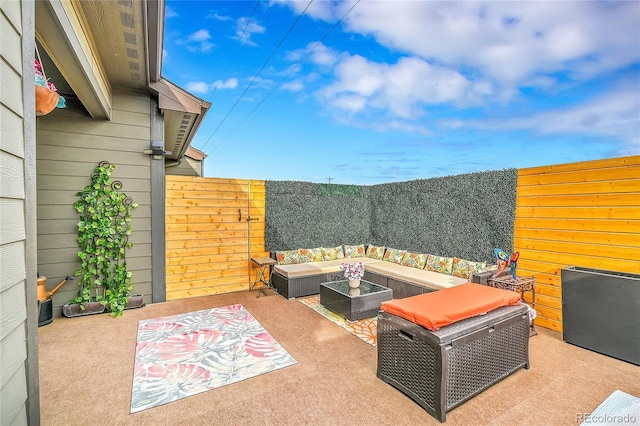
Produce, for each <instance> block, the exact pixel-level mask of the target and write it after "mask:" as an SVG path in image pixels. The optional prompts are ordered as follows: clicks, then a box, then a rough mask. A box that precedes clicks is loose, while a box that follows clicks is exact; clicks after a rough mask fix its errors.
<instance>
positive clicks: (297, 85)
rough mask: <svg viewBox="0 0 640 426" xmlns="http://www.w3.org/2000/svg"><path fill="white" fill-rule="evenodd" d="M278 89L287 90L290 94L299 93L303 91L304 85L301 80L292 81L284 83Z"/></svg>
mask: <svg viewBox="0 0 640 426" xmlns="http://www.w3.org/2000/svg"><path fill="white" fill-rule="evenodd" d="M280 87H281V88H282V89H284V90H289V91H291V92H300V91H301V90H302V89H304V84H303V83H302V81H301V80H294V81H290V82H288V83H284V84H283V85H282V86H280Z"/></svg>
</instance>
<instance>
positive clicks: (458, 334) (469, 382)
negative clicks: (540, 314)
mask: <svg viewBox="0 0 640 426" xmlns="http://www.w3.org/2000/svg"><path fill="white" fill-rule="evenodd" d="M522 367H524V368H527V369H528V368H529V316H528V309H527V307H526V306H525V305H524V304H520V305H517V306H506V307H502V308H498V309H496V310H494V311H491V312H489V313H487V314H485V315H479V316H477V317H473V318H469V319H466V320H462V321H458V322H456V323H453V324H451V325H449V326H446V327H443V328H441V329H440V330H438V331H433V332H432V331H429V330H427V329H426V328H424V327H421V326H419V325H417V324H414V323H412V322H410V321H407V320H405V319H403V318H400V317H398V316H396V315H392V314H389V313H387V312H384V311H380V312H379V314H378V371H377V374H378V377H379V378H380V379H382V380H383V381H385V382H386V383H389V384H390V385H392V386H394V387H396V388H397V389H399V390H401V391H402V392H404V393H405V394H406V395H407V396H409V397H410V398H411V399H413V400H414V401H415V402H417V403H418V404H420V406H421V407H422V408H424V409H425V410H426V411H427V412H428V413H429V414H431V415H432V416H433V417H435V418H436V419H438V420H440V421H441V422H444V421H445V414H446V412H448V411H450V410H451V409H453V408H454V407H457V406H458V405H460V404H462V403H463V402H465V401H467V400H468V399H470V398H471V397H473V396H475V395H477V394H479V393H480V392H482V391H483V390H485V389H487V388H488V387H490V386H492V385H493V384H495V383H496V382H498V381H500V380H502V379H503V378H505V377H507V376H508V375H510V374H512V373H514V372H515V371H517V370H519V369H520V368H522Z"/></svg>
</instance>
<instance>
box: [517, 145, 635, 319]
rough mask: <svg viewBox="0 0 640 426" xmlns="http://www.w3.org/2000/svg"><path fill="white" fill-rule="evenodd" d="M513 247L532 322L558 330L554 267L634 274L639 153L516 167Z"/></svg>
mask: <svg viewBox="0 0 640 426" xmlns="http://www.w3.org/2000/svg"><path fill="white" fill-rule="evenodd" d="M514 250H515V251H519V252H520V260H519V262H518V275H522V276H526V275H535V276H536V293H537V295H538V297H537V299H536V302H537V306H536V309H537V311H538V318H537V319H536V324H537V325H540V326H542V327H546V328H550V329H553V330H556V331H562V301H561V296H562V291H561V279H560V274H561V270H562V268H565V267H568V266H582V267H587V268H598V269H607V270H614V271H620V272H629V273H635V274H638V273H640V156H633V157H623V158H612V159H606V160H599V161H586V162H580V163H571V164H560V165H554V166H544V167H533V168H528V169H521V170H519V172H518V190H517V198H516V221H515V229H514Z"/></svg>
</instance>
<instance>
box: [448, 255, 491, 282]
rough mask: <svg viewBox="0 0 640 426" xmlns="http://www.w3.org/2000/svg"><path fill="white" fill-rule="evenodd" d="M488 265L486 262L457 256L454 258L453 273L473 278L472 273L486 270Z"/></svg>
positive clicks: (461, 276)
mask: <svg viewBox="0 0 640 426" xmlns="http://www.w3.org/2000/svg"><path fill="white" fill-rule="evenodd" d="M486 267H487V264H486V263H485V262H472V261H470V260H465V259H460V258H457V257H455V258H453V273H452V274H451V275H453V276H456V277H460V278H468V279H471V275H473V274H474V273H476V272H482V271H484V270H485V269H486Z"/></svg>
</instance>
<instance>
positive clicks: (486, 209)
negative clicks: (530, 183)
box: [265, 169, 518, 261]
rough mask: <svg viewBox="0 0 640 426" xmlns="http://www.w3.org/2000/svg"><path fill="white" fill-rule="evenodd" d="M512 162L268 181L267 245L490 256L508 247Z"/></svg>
mask: <svg viewBox="0 0 640 426" xmlns="http://www.w3.org/2000/svg"><path fill="white" fill-rule="evenodd" d="M517 181H518V172H517V169H507V170H500V171H489V172H479V173H470V174H463V175H456V176H447V177H441V178H431V179H420V180H414V181H408V182H397V183H389V184H380V185H372V186H357V185H330V184H315V183H308V182H297V181H267V182H266V234H265V238H266V248H267V250H270V251H274V250H285V249H296V248H313V247H321V246H324V247H331V246H337V245H340V244H360V243H365V244H375V245H384V246H387V247H393V248H399V249H406V250H410V251H416V252H421V253H431V254H435V255H440V256H457V257H462V258H465V259H469V260H485V261H493V260H494V256H493V248H494V247H500V248H503V249H504V250H507V251H510V250H512V248H513V227H514V220H515V201H516V186H517Z"/></svg>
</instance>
